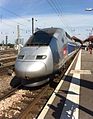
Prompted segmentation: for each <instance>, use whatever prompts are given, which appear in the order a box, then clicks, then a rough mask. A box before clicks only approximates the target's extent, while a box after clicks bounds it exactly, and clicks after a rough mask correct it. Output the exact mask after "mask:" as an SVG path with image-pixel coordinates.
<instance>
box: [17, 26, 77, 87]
mask: <svg viewBox="0 0 93 119" xmlns="http://www.w3.org/2000/svg"><path fill="white" fill-rule="evenodd" d="M77 50H78V46H77V44H76V43H74V42H72V41H71V40H70V37H69V35H68V34H67V33H66V32H65V31H64V30H63V29H61V28H45V29H42V30H39V31H37V32H35V33H34V34H33V35H32V36H31V37H30V38H29V39H28V41H27V42H26V44H25V45H24V47H23V48H22V49H21V51H20V53H19V55H18V57H17V59H16V63H15V73H16V77H18V78H19V80H21V83H22V84H23V85H25V86H39V85H41V84H44V83H45V82H47V81H49V78H46V77H48V76H49V75H51V74H55V73H56V72H58V71H59V70H60V69H61V67H62V66H63V65H64V64H65V63H66V61H67V60H68V59H69V58H70V57H71V56H72V55H73V54H74V53H75V52H76V51H77Z"/></svg>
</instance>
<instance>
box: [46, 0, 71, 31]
mask: <svg viewBox="0 0 93 119" xmlns="http://www.w3.org/2000/svg"><path fill="white" fill-rule="evenodd" d="M47 2H48V4H49V5H50V6H51V7H52V9H53V10H54V11H55V13H56V14H57V15H58V17H59V19H60V21H61V22H62V24H63V25H64V26H65V27H66V29H67V30H68V29H69V31H71V28H70V27H69V26H68V25H67V23H66V24H65V23H64V21H63V16H62V9H61V6H59V4H58V1H56V0H55V1H54V0H47Z"/></svg>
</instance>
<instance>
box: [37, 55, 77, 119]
mask: <svg viewBox="0 0 93 119" xmlns="http://www.w3.org/2000/svg"><path fill="white" fill-rule="evenodd" d="M77 56H78V54H77V55H76V56H75V58H74V60H73V62H72V63H71V65H70V66H69V68H68V70H67V71H66V73H65V75H67V74H68V72H69V70H70V69H71V67H72V65H73V63H74V62H75V60H76V58H77ZM62 84H63V79H62V80H61V81H60V83H59V84H58V86H57V88H56V89H55V91H54V92H53V94H52V96H51V97H50V99H49V100H48V102H47V104H46V105H45V107H44V109H43V110H42V112H41V113H40V115H39V116H38V118H37V119H44V117H45V116H46V114H47V112H48V110H49V106H48V105H51V104H52V103H53V101H54V99H55V97H56V94H57V93H58V91H59V89H60V87H61V86H62Z"/></svg>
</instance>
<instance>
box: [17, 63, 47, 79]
mask: <svg viewBox="0 0 93 119" xmlns="http://www.w3.org/2000/svg"><path fill="white" fill-rule="evenodd" d="M15 71H16V75H17V76H18V77H21V78H26V77H27V78H36V77H41V76H43V75H44V74H46V65H45V64H44V63H43V62H17V63H16V65H15Z"/></svg>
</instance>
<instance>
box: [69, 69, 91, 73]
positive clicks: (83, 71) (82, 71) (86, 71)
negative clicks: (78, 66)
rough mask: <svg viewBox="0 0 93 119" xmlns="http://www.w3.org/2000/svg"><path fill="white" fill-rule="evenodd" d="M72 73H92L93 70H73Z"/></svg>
mask: <svg viewBox="0 0 93 119" xmlns="http://www.w3.org/2000/svg"><path fill="white" fill-rule="evenodd" d="M70 73H71V74H75V73H78V74H91V71H90V70H71V72H70Z"/></svg>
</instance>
